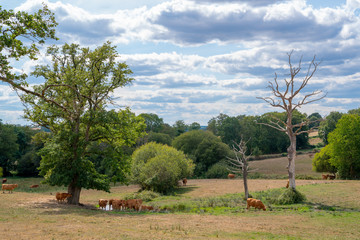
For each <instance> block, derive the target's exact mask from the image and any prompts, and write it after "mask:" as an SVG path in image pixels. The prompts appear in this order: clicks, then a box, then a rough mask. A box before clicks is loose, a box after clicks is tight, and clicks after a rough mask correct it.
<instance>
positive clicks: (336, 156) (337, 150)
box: [329, 114, 360, 179]
mask: <svg viewBox="0 0 360 240" xmlns="http://www.w3.org/2000/svg"><path fill="white" fill-rule="evenodd" d="M329 147H330V148H331V159H330V162H331V164H332V165H333V166H335V167H336V168H337V170H338V173H339V175H340V177H342V178H352V179H354V178H360V116H359V115H356V114H345V115H343V116H342V117H341V119H340V120H339V121H338V123H337V124H336V128H335V130H334V131H333V132H331V133H330V134H329Z"/></svg>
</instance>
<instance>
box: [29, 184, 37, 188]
mask: <svg viewBox="0 0 360 240" xmlns="http://www.w3.org/2000/svg"><path fill="white" fill-rule="evenodd" d="M38 187H39V185H37V184H35V185H31V186H30V188H38Z"/></svg>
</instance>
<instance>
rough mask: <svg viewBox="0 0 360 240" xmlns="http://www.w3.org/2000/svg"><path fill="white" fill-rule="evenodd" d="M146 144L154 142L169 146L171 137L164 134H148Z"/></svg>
mask: <svg viewBox="0 0 360 240" xmlns="http://www.w3.org/2000/svg"><path fill="white" fill-rule="evenodd" d="M145 138H147V142H156V143H161V144H166V145H169V146H171V141H172V139H171V137H170V136H169V135H168V134H166V133H157V132H150V133H149V134H148V136H147V137H145Z"/></svg>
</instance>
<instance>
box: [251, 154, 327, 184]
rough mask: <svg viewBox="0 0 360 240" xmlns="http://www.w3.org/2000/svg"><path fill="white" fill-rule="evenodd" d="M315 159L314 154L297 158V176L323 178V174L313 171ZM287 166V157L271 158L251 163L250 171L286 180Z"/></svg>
mask: <svg viewBox="0 0 360 240" xmlns="http://www.w3.org/2000/svg"><path fill="white" fill-rule="evenodd" d="M313 157H314V153H308V154H301V155H298V156H297V157H296V161H295V167H296V175H298V176H310V177H313V178H321V173H317V172H314V171H313V170H312V159H313ZM287 165H288V160H287V157H279V158H269V159H264V160H257V161H251V162H249V166H250V169H252V170H253V172H256V173H260V174H264V175H273V176H277V177H281V176H282V177H284V178H286V177H287V175H288V173H287V169H286V167H287Z"/></svg>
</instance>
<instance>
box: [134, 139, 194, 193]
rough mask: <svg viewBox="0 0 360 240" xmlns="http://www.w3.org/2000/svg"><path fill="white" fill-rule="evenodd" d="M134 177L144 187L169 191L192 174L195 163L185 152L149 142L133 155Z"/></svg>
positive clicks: (162, 191) (164, 191)
mask: <svg viewBox="0 0 360 240" xmlns="http://www.w3.org/2000/svg"><path fill="white" fill-rule="evenodd" d="M132 159H133V163H132V168H131V172H132V177H133V180H134V182H135V183H138V184H140V185H141V187H142V188H143V189H147V190H152V191H156V192H160V193H168V192H170V191H171V190H173V189H174V188H175V187H177V185H178V181H179V180H180V179H182V178H184V177H189V176H191V175H192V173H193V170H194V164H193V162H192V160H190V159H188V158H186V156H185V154H184V153H182V152H181V151H177V150H176V149H175V148H172V147H169V146H167V145H162V144H157V143H154V142H151V143H148V144H146V145H143V146H141V147H140V148H139V149H137V150H136V151H135V152H134V153H133V155H132Z"/></svg>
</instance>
